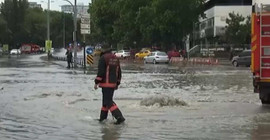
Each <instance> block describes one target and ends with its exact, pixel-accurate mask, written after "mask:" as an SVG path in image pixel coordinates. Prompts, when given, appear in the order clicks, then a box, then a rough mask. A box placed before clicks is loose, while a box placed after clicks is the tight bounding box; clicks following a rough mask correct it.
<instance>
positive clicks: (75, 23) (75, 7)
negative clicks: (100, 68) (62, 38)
mask: <svg viewBox="0 0 270 140" xmlns="http://www.w3.org/2000/svg"><path fill="white" fill-rule="evenodd" d="M64 1H66V2H68V3H69V4H70V5H71V6H72V7H73V13H74V14H73V21H74V31H73V42H74V45H73V47H74V68H77V0H74V5H73V4H72V3H71V2H70V1H69V0H64Z"/></svg>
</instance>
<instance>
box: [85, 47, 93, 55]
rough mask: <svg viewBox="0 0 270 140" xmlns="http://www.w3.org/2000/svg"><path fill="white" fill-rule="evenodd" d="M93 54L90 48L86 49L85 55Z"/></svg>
mask: <svg viewBox="0 0 270 140" xmlns="http://www.w3.org/2000/svg"><path fill="white" fill-rule="evenodd" d="M93 52H94V51H93V49H92V48H87V49H86V53H87V54H93Z"/></svg>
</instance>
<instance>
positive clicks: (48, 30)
mask: <svg viewBox="0 0 270 140" xmlns="http://www.w3.org/2000/svg"><path fill="white" fill-rule="evenodd" d="M50 1H51V0H48V11H47V39H48V40H50Z"/></svg>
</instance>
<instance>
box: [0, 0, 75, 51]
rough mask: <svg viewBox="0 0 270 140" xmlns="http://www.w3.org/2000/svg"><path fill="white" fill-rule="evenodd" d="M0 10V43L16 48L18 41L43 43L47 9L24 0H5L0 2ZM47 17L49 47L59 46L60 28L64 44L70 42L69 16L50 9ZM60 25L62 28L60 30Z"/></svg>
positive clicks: (71, 19)
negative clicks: (32, 6) (50, 43)
mask: <svg viewBox="0 0 270 140" xmlns="http://www.w3.org/2000/svg"><path fill="white" fill-rule="evenodd" d="M0 9H1V10H0V12H1V13H0V44H6V43H7V44H9V45H10V46H11V48H17V47H19V44H21V43H36V44H38V45H41V46H44V45H45V40H46V38H47V11H43V10H42V9H40V8H29V7H28V2H27V0H5V1H4V2H3V3H1V7H0ZM50 17H51V18H50V19H51V20H50V25H51V26H50V27H51V28H50V35H51V39H52V41H53V46H54V47H62V46H63V31H64V30H65V36H66V37H65V38H66V39H65V40H66V45H67V44H68V43H69V42H72V32H73V18H72V15H71V14H64V13H61V12H57V11H51V12H50ZM64 24H65V29H63V25H64Z"/></svg>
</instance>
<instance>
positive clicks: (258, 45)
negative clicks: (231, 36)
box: [251, 4, 270, 104]
mask: <svg viewBox="0 0 270 140" xmlns="http://www.w3.org/2000/svg"><path fill="white" fill-rule="evenodd" d="M269 7H270V5H260V7H259V6H258V5H257V4H255V5H254V6H253V10H252V25H251V28H252V29H251V35H252V37H251V38H252V39H251V45H252V46H251V48H252V49H251V51H252V53H251V71H252V73H253V85H254V92H257V93H259V95H260V99H261V102H262V104H270V9H269Z"/></svg>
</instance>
